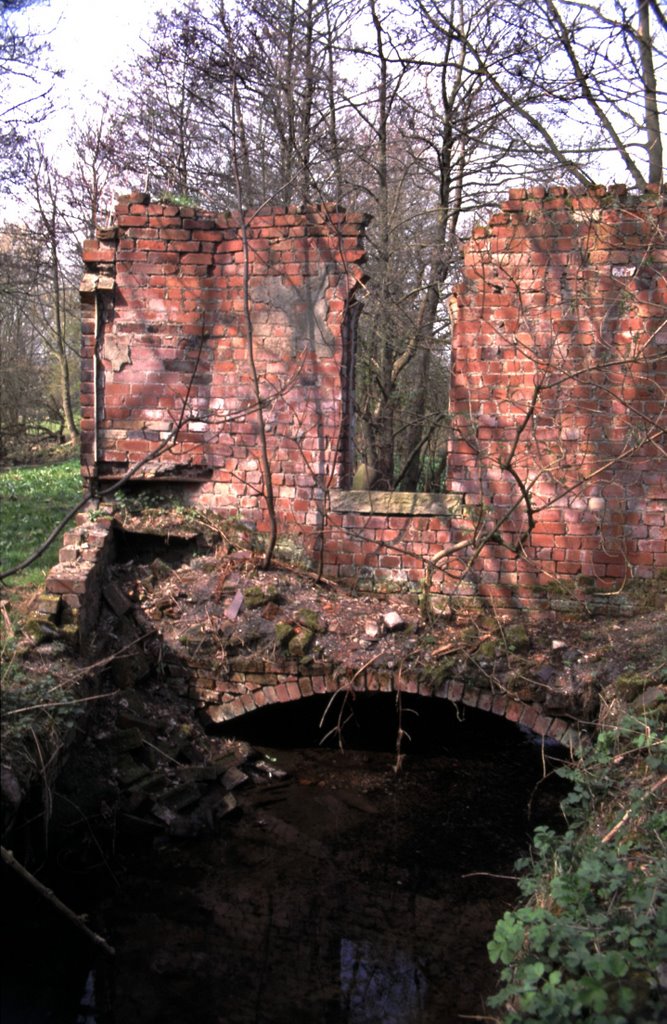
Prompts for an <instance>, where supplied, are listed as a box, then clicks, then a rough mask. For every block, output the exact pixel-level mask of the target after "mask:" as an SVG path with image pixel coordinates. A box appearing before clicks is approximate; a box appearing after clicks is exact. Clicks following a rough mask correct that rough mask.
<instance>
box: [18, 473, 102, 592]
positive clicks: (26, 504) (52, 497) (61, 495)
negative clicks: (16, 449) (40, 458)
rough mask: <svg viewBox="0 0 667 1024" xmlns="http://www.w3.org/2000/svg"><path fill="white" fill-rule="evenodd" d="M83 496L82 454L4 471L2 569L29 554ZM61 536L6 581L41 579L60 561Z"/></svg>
mask: <svg viewBox="0 0 667 1024" xmlns="http://www.w3.org/2000/svg"><path fill="white" fill-rule="evenodd" d="M81 496H82V489H81V476H80V470H79V460H78V458H75V459H68V461H67V462H61V463H59V464H57V465H49V466H37V467H31V468H26V469H10V470H7V471H6V472H4V473H0V568H1V570H2V571H3V572H5V571H6V570H7V569H11V568H13V566H15V565H18V564H19V563H20V562H22V561H23V560H24V559H25V558H27V557H28V555H30V554H31V552H32V551H34V550H35V548H37V547H38V546H39V544H41V543H42V541H44V540H46V538H47V537H48V535H49V533H50V532H51V530H53V528H54V527H55V526H57V524H58V523H59V522H60V520H61V519H62V517H63V515H64V514H65V513H66V512H67V511H68V510H69V509H70V508H72V506H73V505H75V504H76V503H77V501H79V500H80V498H81ZM60 539H61V538H60V537H58V538H57V539H56V540H55V541H54V542H53V544H52V545H51V547H50V548H49V549H48V550H47V551H45V552H44V554H43V555H42V556H41V557H40V558H39V559H38V561H36V562H34V563H33V564H32V565H31V566H30V567H29V568H28V569H25V570H24V571H23V572H22V573H20V574H17V575H16V576H12V577H10V578H9V580H8V581H7V582H8V583H10V585H15V584H20V585H21V586H31V585H37V584H39V583H41V581H42V580H43V578H44V576H45V575H46V573H47V572H48V570H49V569H50V568H51V566H52V565H55V563H56V562H57V561H58V549H59V547H60Z"/></svg>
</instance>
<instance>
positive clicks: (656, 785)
mask: <svg viewBox="0 0 667 1024" xmlns="http://www.w3.org/2000/svg"><path fill="white" fill-rule="evenodd" d="M665 782H667V775H663V776H662V778H661V779H658V780H657V782H654V783H653V785H652V786H651V787H650V789H648V790H647V791H646V793H644V795H643V796H642V800H646V798H647V797H649V796H650V795H651V793H655V791H656V789H660V787H661V786H664V784H665ZM631 814H632V807H628V809H627V811H626V812H625V814H624V815H623V817H622V818H621V819H620V821H617V822H616V824H615V825H614V827H613V828H610V829H609V831H608V832H607V834H606V835H605V836H603V837H602V839H601V840H600V842H601V843H608V842H609V840H610V839H613V837H614V836H615V835H616V833H617V832H618V830H619V829H620V828H621V826H623V825H624V824H625V823H626V821H627V820H628V818H629V817H630V815H631Z"/></svg>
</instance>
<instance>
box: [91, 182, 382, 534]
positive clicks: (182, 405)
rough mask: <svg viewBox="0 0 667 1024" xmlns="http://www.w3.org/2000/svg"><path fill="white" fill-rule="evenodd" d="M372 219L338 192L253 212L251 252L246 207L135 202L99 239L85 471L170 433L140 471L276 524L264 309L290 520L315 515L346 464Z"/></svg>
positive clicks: (275, 451) (116, 466) (138, 455)
mask: <svg viewBox="0 0 667 1024" xmlns="http://www.w3.org/2000/svg"><path fill="white" fill-rule="evenodd" d="M365 221H366V218H365V217H364V216H361V215H357V216H354V215H344V214H343V213H341V212H339V211H338V210H337V209H336V208H334V207H329V206H324V205H322V206H318V207H313V208H309V209H306V210H300V209H297V208H296V207H289V208H284V207H283V208H279V209H273V208H272V209H266V210H260V211H255V212H253V211H249V212H246V215H245V224H246V231H247V243H248V254H249V258H248V260H247V261H246V258H245V252H244V242H243V237H242V231H241V221H240V218H239V216H238V215H237V214H235V213H229V214H223V215H213V214H206V213H201V212H199V211H197V212H195V211H194V210H192V209H187V208H183V207H180V208H179V207H176V206H173V205H169V204H163V203H151V202H150V200H149V198H148V196H144V195H141V194H136V195H133V196H130V197H129V198H128V199H127V200H126V201H123V202H121V203H120V205H119V206H118V208H117V211H116V221H115V225H114V226H113V227H112V228H110V229H108V230H103V231H101V232H99V233H98V239H97V240H96V241H95V242H91V243H86V245H85V246H84V254H83V255H84V260H85V262H86V271H87V272H86V275H85V276H84V280H83V285H82V297H83V309H84V321H83V372H84V378H83V394H82V407H83V423H82V435H83V466H84V473H86V474H88V475H89V476H95V475H96V476H97V477H98V478H99V479H100V481H101V483H102V484H103V483H104V481H105V480H113V479H118V478H119V477H120V476H122V474H123V473H125V472H126V471H127V469H128V467H129V466H130V465H131V464H132V463H133V462H135V461H136V460H139V459H143V458H145V457H146V456H148V455H150V454H151V453H152V452H154V451H155V449H156V448H158V447H159V446H165V450H164V451H163V453H162V454H161V455H160V456H159V458H157V459H152V460H151V461H150V462H149V463H147V464H146V466H145V467H144V468H143V469H142V470H141V472H140V473H139V474H137V477H136V478H138V479H141V478H146V479H154V480H155V479H159V480H163V481H168V482H172V483H176V484H179V485H183V484H184V483H187V482H191V483H198V484H199V485H200V487H199V490H198V492H197V500H198V502H199V503H200V504H206V505H210V506H215V507H218V508H222V509H225V510H232V511H236V512H240V513H241V514H243V515H244V516H245V517H246V518H247V519H248V520H250V521H254V522H256V523H257V525H258V526H259V527H260V528H262V527H265V526H266V515H265V507H264V502H263V500H262V497H261V490H262V487H261V472H260V461H259V446H258V416H257V395H256V393H255V388H254V384H253V375H252V370H251V365H250V361H249V355H248V323H247V320H246V313H248V315H249V317H250V325H251V333H252V343H253V350H254V359H255V365H256V370H257V375H258V379H259V389H260V397H261V401H262V403H263V415H264V420H265V424H266V430H267V437H268V455H269V460H270V464H271V466H272V470H273V487H274V492H275V497H276V506H277V510H278V514H279V517H280V520H281V529H287V530H288V531H296V532H299V531H301V532H303V530H304V529H305V528H306V527H310V526H312V525H314V524H315V523H316V521H317V520H318V517H321V513H320V512H318V508H319V507H320V506H321V505H322V502H323V500H324V497H325V495H326V492H327V490H328V488H330V487H333V488H337V487H339V486H340V482H341V473H342V472H343V465H344V458H343V453H344V450H345V448H346V444H347V439H346V434H345V423H344V417H343V412H344V407H343V403H342V402H341V394H342V393H343V392H344V391H345V387H346V385H345V374H346V372H347V370H348V363H349V359H350V355H349V352H348V344H349V341H350V339H349V338H348V336H347V335H346V331H345V325H346V323H347V322H348V320H349V319H351V315H350V313H349V309H348V307H349V304H350V301H351V296H352V294H353V292H354V289H355V287H356V285H357V284H358V282H359V281H360V280H361V278H362V276H363V275H362V271H361V269H360V267H359V263H360V261H361V260H362V259H363V255H364V253H363V250H362V248H361V236H362V233H363V229H364V224H365ZM246 273H247V299H248V310H246V295H245V291H244V280H245V277H244V275H245V274H246ZM96 350H97V357H96V354H95V353H96ZM180 417H183V419H184V422H183V425H182V427H181V429H180V430H179V431H178V436H177V439H176V442H175V443H172V439H173V434H174V430H175V428H176V427H177V426H178V424H179V418H180Z"/></svg>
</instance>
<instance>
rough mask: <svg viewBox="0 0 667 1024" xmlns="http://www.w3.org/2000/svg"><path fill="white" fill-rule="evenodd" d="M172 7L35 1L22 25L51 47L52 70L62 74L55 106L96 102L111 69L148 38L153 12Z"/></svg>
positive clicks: (157, 2) (118, 0)
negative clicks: (24, 23) (142, 37)
mask: <svg viewBox="0 0 667 1024" xmlns="http://www.w3.org/2000/svg"><path fill="white" fill-rule="evenodd" d="M172 6H174V4H173V3H172V2H171V0H111V2H110V3H105V4H99V5H98V4H95V3H91V2H90V0H38V2H37V3H35V4H33V5H32V6H31V7H29V8H28V10H27V11H26V12H25V14H24V15H23V18H24V20H25V22H26V23H27V25H29V26H30V27H31V28H32V29H33V30H34V31H36V32H39V33H40V34H43V36H44V38H45V40H46V41H47V42H48V44H49V45H50V47H51V56H50V64H51V66H52V68H54V69H56V68H57V69H62V71H63V72H64V74H63V78H62V79H61V80H58V81H56V84H55V87H54V91H53V97H54V100H55V102H56V105H57V106H59V107H60V106H69V107H70V108H71V109H74V110H81V109H82V108H84V109H85V107H86V106H87V105H88V104H90V103H91V102H95V99H96V97H97V94H98V92H99V91H100V90H103V89H105V88H107V87H108V86H109V85H110V84H111V79H112V76H111V72H112V69H113V68H114V67H115V66H116V65H118V64H120V63H122V62H124V61H125V60H126V59H127V57H128V56H129V55H130V54H131V52H132V50H133V49H134V48H135V46H136V45H137V44H139V42H140V36H141V35H147V31H146V30H147V29H148V26H149V25H150V22H151V20H152V16H153V14H154V13H155V11H156V10H159V9H162V8H166V9H170V8H171V7H172Z"/></svg>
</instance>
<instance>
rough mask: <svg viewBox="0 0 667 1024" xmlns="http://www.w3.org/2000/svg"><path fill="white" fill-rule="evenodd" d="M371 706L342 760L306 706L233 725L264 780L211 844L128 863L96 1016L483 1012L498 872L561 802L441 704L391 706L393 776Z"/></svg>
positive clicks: (256, 1020) (494, 738)
mask: <svg viewBox="0 0 667 1024" xmlns="http://www.w3.org/2000/svg"><path fill="white" fill-rule="evenodd" d="M378 701H380V698H379V697H366V698H364V699H362V700H358V701H357V702H356V703H355V706H354V708H351V709H350V710H351V711H352V712H353V717H352V719H351V720H350V722H349V723H348V727H347V729H346V744H347V746H346V749H345V750H344V751H340V750H338V749H337V748H336V747H335V746H334V747H333V748H322V747H317V746H316V745H312V744H313V743H314V742H316V740H317V737H318V736H321V734H322V730H321V729H320V728H319V722H320V718H321V714H322V710H323V706H322V704H321V703H320V704H319V705H318V704H317V703H316V702H314V703H313V704H312V705H310V702H309V701H303V702H301V704H300V705H299V711H298V713H296V714H295V712H294V709H292V711H291V712H290V710H289V708H274V709H269V712H267V713H264V712H263V713H262V714H260V715H258V716H257V717H255V716H247V718H246V719H244V721H243V733H244V738H246V739H248V740H250V741H251V742H253V743H254V744H255V745H256V746H258V748H259V752H260V753H261V755H262V761H263V768H262V769H261V770H260V769H258V770H257V772H256V776H255V782H254V784H252V783H251V784H248V785H247V786H246V787H245V788H243V789H242V790H240V791H238V792H237V796H238V799H239V805H240V808H239V812H238V814H237V815H236V816H235V817H234V818H233V819H230V818H228V819H225V821H224V823H223V826H222V832H221V834H220V835H216V836H208V837H206V838H200V839H198V840H196V841H189V842H186V841H174V840H168V839H166V838H162V839H160V840H158V841H156V842H154V843H152V844H150V845H146V844H144V845H143V846H142V847H141V848H139V849H138V850H135V851H133V853H132V856H131V858H128V857H127V855H126V858H125V874H124V876H123V879H122V881H123V887H122V891H121V892H120V893H117V894H116V895H115V896H114V897H113V898H107V899H106V901H102V903H101V906H100V908H99V912H98V914H97V918H96V924H97V926H98V927H99V928H101V929H102V930H103V931H104V932H105V934H107V935H109V937H110V939H111V941H112V943H113V944H114V945H115V946H116V948H117V950H118V953H117V956H116V958H115V961H113V962H112V963H109V964H108V965H106V964H98V968H97V971H96V975H95V977H96V981H97V988H98V991H97V1010H96V1020H97V1022H98V1024H120V1022H125V1021H129V1020H131V1021H137V1022H141V1024H154V1022H155V1024H157V1022H158V1021H159V1022H160V1024H182V1022H186V1021H196V1022H198V1024H283V1022H284V1024H299V1022H303V1024H320V1022H321V1024H394V1022H395V1024H412V1022H414V1024H436V1022H437V1024H447V1022H448V1021H457V1020H459V1019H460V1015H462V1014H471V1015H474V1014H482V1013H483V1012H484V997H485V995H488V994H490V993H491V992H492V991H493V989H494V985H495V973H494V971H493V969H492V968H491V966H490V964H489V962H488V957H487V954H486V943H487V941H488V940H489V938H490V937H491V934H492V931H493V927H494V924H495V921H496V920H497V919H498V918H499V917H500V916H501V915H502V913H503V912H504V910H505V909H507V908H508V907H509V906H510V905H512V903H513V901H514V900H515V899H516V895H517V890H516V883H515V882H514V881H513V880H512V879H511V878H506V877H502V876H511V875H513V873H514V871H513V864H514V861H515V859H516V857H517V856H519V855H521V853H522V852H523V851H524V850H525V849H526V848H527V844H528V841H529V835H530V832H531V831H532V829H533V828H534V827H535V825H536V824H539V823H542V822H549V823H555V822H556V821H557V818H558V814H557V808H558V799H559V796H560V795H562V790H561V789H560V787H559V785H558V784H556V783H555V780H547V781H542V776H543V769H544V765H545V763H546V762H545V757H544V751H542V750H541V749H540V748H539V746H538V745H535V744H531V743H530V742H528V739H527V737H526V736H524V735H522V734H521V733H519V732H518V731H517V730H516V729H515V728H514V727H511V726H509V725H508V724H507V723H504V722H502V721H498V720H496V719H492V718H491V717H490V716H487V715H483V714H481V713H479V714H474V713H470V712H468V713H467V714H466V719H465V721H464V722H460V721H458V720H457V715H456V712H455V710H454V709H453V708H452V707H451V706H449V705H446V704H444V703H442V702H428V701H418V700H415V701H414V703H413V704H412V705H408V706H404V707H403V709H402V716H401V719H400V722H401V724H402V727H403V728H404V729H405V730H406V731H407V732H410V733H411V735H412V743H411V744H404V749H405V747H406V746H407V748H408V752H407V753H406V754H405V757H404V760H403V761H402V765H401V770H400V771H399V772H396V771H395V768H396V751H395V744H396V729H397V718H396V708H395V704H394V701H393V698H391V697H389V696H388V697H387V699H386V700H385V701H384V702H381V703H378ZM308 705H310V706H308ZM433 705H437V706H435V707H434V706H433ZM411 708H412V710H411ZM414 712H417V713H414ZM330 720H331V719H330ZM237 729H238V731H239V732H240V731H241V729H240V726H238V727H237ZM283 772H284V773H286V775H285V776H284V777H283V776H282V774H281V773H283ZM84 981H85V976H84ZM45 1019H46V1018H41V1019H40V1020H45ZM53 1019H54V1020H55V1019H56V1018H53ZM60 1019H63V1018H58V1022H59V1021H60ZM76 1019H77V1018H76V1016H70V1017H69V1021H72V1020H76ZM22 1020H23V1021H27V1020H28V1018H27V1017H26V1018H22ZM83 1020H85V1018H82V1024H83ZM91 1024H92V1022H91Z"/></svg>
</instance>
